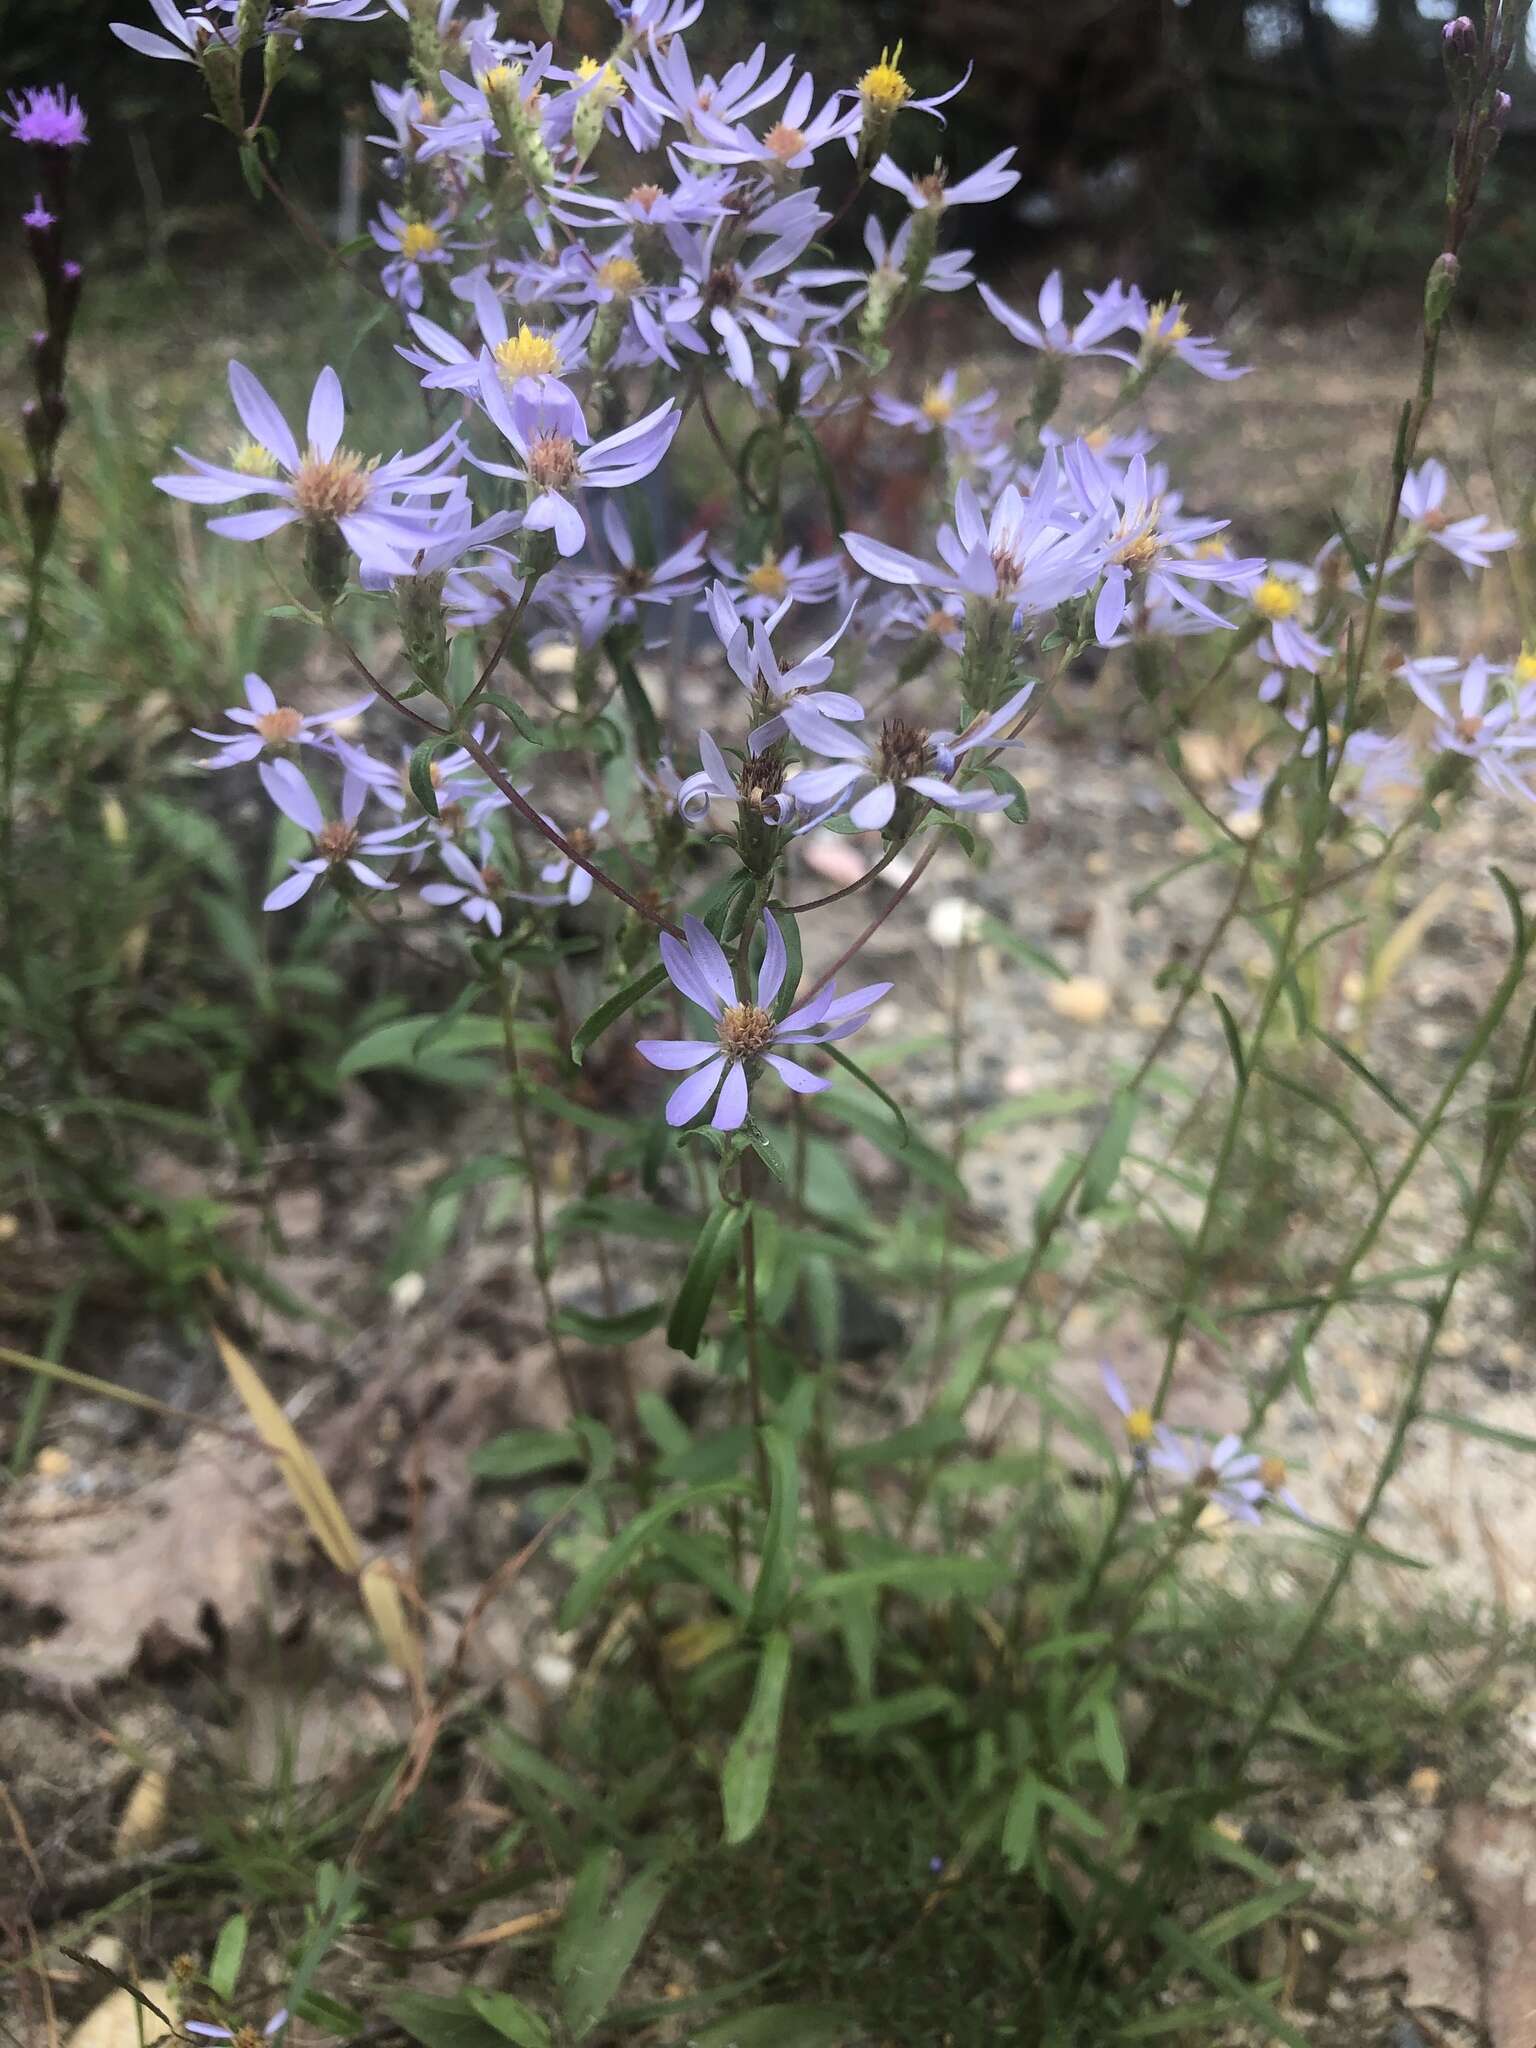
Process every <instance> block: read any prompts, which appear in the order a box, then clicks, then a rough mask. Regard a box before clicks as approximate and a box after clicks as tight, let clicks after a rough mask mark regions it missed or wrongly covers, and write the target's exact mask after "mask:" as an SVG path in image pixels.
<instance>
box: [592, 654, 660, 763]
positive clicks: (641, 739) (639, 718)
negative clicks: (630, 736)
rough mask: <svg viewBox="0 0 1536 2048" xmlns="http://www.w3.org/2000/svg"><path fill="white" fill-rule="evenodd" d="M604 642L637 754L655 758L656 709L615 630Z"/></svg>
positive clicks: (657, 750) (657, 741) (657, 742)
mask: <svg viewBox="0 0 1536 2048" xmlns="http://www.w3.org/2000/svg"><path fill="white" fill-rule="evenodd" d="M604 645H605V646H606V647H607V649H608V659H609V660H610V661H611V662H612V663H613V672H614V674H615V675H616V676H617V677H618V679H619V695H620V696H621V697H622V698H623V699H624V709H625V710H626V711H627V712H628V713H629V722H630V724H631V725H632V726H633V727H634V729H635V744H636V745H637V746H638V748H639V750H640V758H641V760H642V761H654V760H655V759H656V757H657V755H658V754H659V753H660V752H661V748H662V739H661V727H660V726H659V725H658V724H657V722H656V713H655V712H654V711H653V710H652V708H651V700H650V698H649V697H647V695H646V694H645V685H644V683H642V682H641V680H640V675H639V671H638V670H637V669H636V667H635V665H634V663H633V662H632V661H631V660H630V658H629V656H628V655H627V654H626V653H625V652H624V650H623V645H622V643H621V641H620V639H619V636H618V635H617V634H616V633H610V634H609V635H608V637H607V639H606V641H605V642H604Z"/></svg>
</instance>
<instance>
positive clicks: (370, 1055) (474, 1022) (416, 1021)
mask: <svg viewBox="0 0 1536 2048" xmlns="http://www.w3.org/2000/svg"><path fill="white" fill-rule="evenodd" d="M437 1022H438V1019H437V1018H436V1017H397V1018H396V1019H395V1021H394V1022H393V1023H392V1024H380V1025H378V1026H376V1027H375V1029H373V1030H372V1031H365V1032H364V1033H363V1036H362V1037H361V1038H359V1039H355V1040H354V1041H353V1043H352V1044H351V1045H349V1046H348V1047H347V1049H346V1051H345V1052H344V1053H343V1054H342V1055H341V1058H340V1059H339V1060H338V1061H337V1062H336V1078H337V1080H338V1081H350V1080H352V1079H353V1078H354V1077H355V1076H356V1075H358V1074H372V1073H377V1072H378V1071H379V1070H380V1069H381V1068H385V1067H391V1068H397V1069H399V1070H400V1071H402V1072H404V1073H410V1074H417V1075H419V1076H420V1077H421V1079H423V1080H425V1081H443V1082H451V1083H454V1084H456V1085H460V1086H483V1085H485V1084H486V1083H487V1082H489V1081H490V1080H491V1079H492V1077H493V1075H494V1072H495V1069H494V1068H493V1067H492V1066H491V1065H490V1063H489V1062H487V1061H486V1060H484V1059H472V1058H469V1057H467V1055H470V1054H473V1053H485V1052H489V1051H491V1050H492V1049H493V1048H495V1049H499V1048H500V1046H501V1043H502V1030H501V1022H500V1019H499V1018H495V1017H459V1018H458V1019H456V1020H455V1022H454V1023H452V1024H451V1025H450V1026H449V1027H448V1029H447V1030H446V1031H443V1032H441V1033H440V1034H439V1036H438V1037H437V1039H436V1041H435V1043H429V1044H428V1047H427V1050H426V1051H425V1052H421V1051H418V1047H419V1046H420V1045H421V1044H422V1042H423V1040H424V1039H425V1038H426V1035H427V1033H428V1032H429V1031H430V1030H431V1028H432V1026H433V1025H434V1024H436V1023H437Z"/></svg>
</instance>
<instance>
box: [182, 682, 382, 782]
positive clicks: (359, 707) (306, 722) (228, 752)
mask: <svg viewBox="0 0 1536 2048" xmlns="http://www.w3.org/2000/svg"><path fill="white" fill-rule="evenodd" d="M244 687H245V704H244V706H243V707H242V706H240V705H238V704H235V705H231V706H230V707H229V708H228V709H227V710H226V711H225V713H224V716H225V717H226V718H227V719H228V720H229V721H230V723H231V724H232V725H239V726H244V727H245V728H246V730H245V731H244V732H237V733H236V732H229V733H225V732H205V731H204V729H203V728H202V726H200V725H195V726H193V728H192V730H193V731H194V732H195V733H196V734H197V736H198V738H199V739H203V740H212V741H213V743H214V745H215V746H216V747H217V748H218V749H219V751H218V753H217V754H214V755H211V756H210V757H209V758H208V759H206V760H204V761H201V762H199V764H198V765H199V766H200V767H203V768H238V767H239V766H240V765H241V763H242V762H245V761H254V760H255V759H256V758H257V756H258V755H260V754H263V753H265V752H266V750H267V748H268V747H325V746H327V745H328V744H329V741H330V735H331V732H332V730H333V729H334V728H335V727H336V726H338V725H342V724H344V723H345V722H346V721H347V720H348V719H349V718H356V717H357V716H358V715H359V713H361V712H363V711H366V710H367V709H368V706H369V705H370V704H371V703H372V702H373V698H372V696H371V695H369V696H366V697H357V698H354V700H353V701H352V702H351V703H350V704H339V705H337V707H336V709H335V710H334V711H311V712H308V713H305V712H302V711H295V710H294V708H293V706H292V705H291V704H279V703H278V701H277V698H276V696H275V695H274V694H273V691H272V687H271V685H270V684H269V683H265V682H263V681H262V679H261V677H260V676H259V675H257V674H256V673H255V672H254V671H252V673H251V674H250V675H248V676H247V677H246V678H245V686H244ZM317 733H318V734H324V735H325V737H324V738H323V739H317V738H316V734H317Z"/></svg>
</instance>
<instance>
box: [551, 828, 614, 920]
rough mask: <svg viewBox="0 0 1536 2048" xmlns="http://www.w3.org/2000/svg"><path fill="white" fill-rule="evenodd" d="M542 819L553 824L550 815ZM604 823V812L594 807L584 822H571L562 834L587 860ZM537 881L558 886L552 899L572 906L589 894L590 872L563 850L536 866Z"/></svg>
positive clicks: (590, 887) (584, 900) (590, 885)
mask: <svg viewBox="0 0 1536 2048" xmlns="http://www.w3.org/2000/svg"><path fill="white" fill-rule="evenodd" d="M541 815H542V814H541ZM544 822H545V824H546V825H553V824H554V822H555V821H554V819H553V818H545V819H544ZM607 822H608V813H607V811H605V810H597V811H594V812H593V813H592V815H591V817H590V818H589V819H588V820H587V822H586V824H585V825H573V826H572V827H571V829H570V831H569V832H567V833H566V834H565V835H564V836H565V837H566V838H567V839H568V840H569V841H570V843H571V845H572V846H574V847H575V849H576V851H577V852H578V853H579V854H581V855H583V856H584V857H585V858H586V859H587V860H590V859H591V858H592V856H593V855H594V854H595V853H596V851H597V835H598V833H599V832H601V831H602V829H603V827H604V826H605V825H606V824H607ZM539 880H540V881H541V882H548V883H549V884H550V886H551V887H552V888H558V889H559V891H560V894H559V896H558V898H556V899H555V900H556V901H558V902H561V903H568V904H569V905H570V906H571V907H572V909H574V908H575V907H576V906H577V904H580V903H585V902H586V900H587V898H588V897H589V896H590V895H591V894H592V876H591V874H590V873H589V872H588V870H587V869H586V868H584V867H583V866H582V865H581V863H580V862H579V861H574V860H572V859H571V857H570V855H569V854H566V853H557V854H556V855H555V857H554V859H553V860H547V861H546V862H545V863H544V865H543V867H541V868H540V869H539ZM546 900H547V899H546Z"/></svg>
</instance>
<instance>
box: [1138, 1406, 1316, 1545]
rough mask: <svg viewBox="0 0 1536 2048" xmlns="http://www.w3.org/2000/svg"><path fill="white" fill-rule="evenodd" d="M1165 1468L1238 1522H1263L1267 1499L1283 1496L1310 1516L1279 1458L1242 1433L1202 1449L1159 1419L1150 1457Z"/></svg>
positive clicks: (1302, 1516) (1293, 1509)
mask: <svg viewBox="0 0 1536 2048" xmlns="http://www.w3.org/2000/svg"><path fill="white" fill-rule="evenodd" d="M1150 1462H1151V1463H1152V1464H1153V1465H1154V1466H1155V1467H1156V1468H1157V1470H1158V1471H1159V1472H1168V1473H1171V1474H1172V1476H1173V1477H1174V1478H1175V1479H1178V1480H1180V1481H1181V1482H1182V1483H1183V1484H1184V1485H1185V1486H1189V1487H1193V1488H1195V1489H1196V1491H1198V1492H1200V1493H1205V1494H1208V1495H1209V1496H1210V1498H1211V1499H1212V1500H1213V1501H1214V1502H1215V1503H1216V1505H1217V1506H1218V1507H1219V1508H1222V1509H1224V1510H1225V1512H1226V1513H1227V1514H1229V1515H1230V1516H1231V1517H1232V1519H1233V1520H1234V1521H1237V1522H1257V1521H1258V1519H1259V1509H1260V1508H1261V1507H1263V1506H1264V1504H1265V1502H1266V1501H1271V1500H1277V1501H1279V1502H1280V1504H1281V1506H1282V1507H1286V1508H1289V1510H1290V1512H1291V1513H1292V1514H1293V1515H1295V1516H1297V1517H1298V1518H1299V1519H1300V1520H1301V1521H1304V1522H1305V1521H1309V1520H1310V1519H1311V1517H1310V1516H1309V1515H1308V1514H1307V1513H1306V1511H1305V1509H1304V1508H1303V1507H1302V1505H1301V1503H1300V1501H1298V1500H1297V1498H1296V1496H1295V1495H1294V1494H1293V1493H1292V1492H1291V1490H1290V1488H1289V1487H1288V1486H1287V1485H1286V1483H1285V1466H1284V1464H1283V1463H1282V1461H1281V1460H1280V1459H1279V1458H1265V1457H1261V1456H1260V1455H1259V1453H1258V1452H1257V1451H1245V1450H1244V1449H1243V1441H1242V1438H1241V1437H1239V1436H1232V1435H1228V1436H1224V1437H1222V1438H1220V1439H1219V1440H1218V1441H1217V1442H1216V1443H1214V1444H1213V1445H1212V1446H1211V1448H1210V1450H1209V1451H1208V1452H1205V1453H1204V1454H1197V1453H1196V1452H1195V1451H1194V1450H1193V1449H1192V1448H1191V1447H1190V1445H1189V1444H1187V1443H1186V1442H1185V1441H1184V1439H1183V1438H1182V1437H1179V1436H1176V1435H1175V1434H1174V1432H1173V1431H1172V1430H1171V1429H1167V1428H1165V1427H1164V1426H1163V1424H1162V1423H1158V1424H1157V1449H1156V1450H1155V1451H1154V1452H1153V1453H1152V1457H1151V1461H1150Z"/></svg>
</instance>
